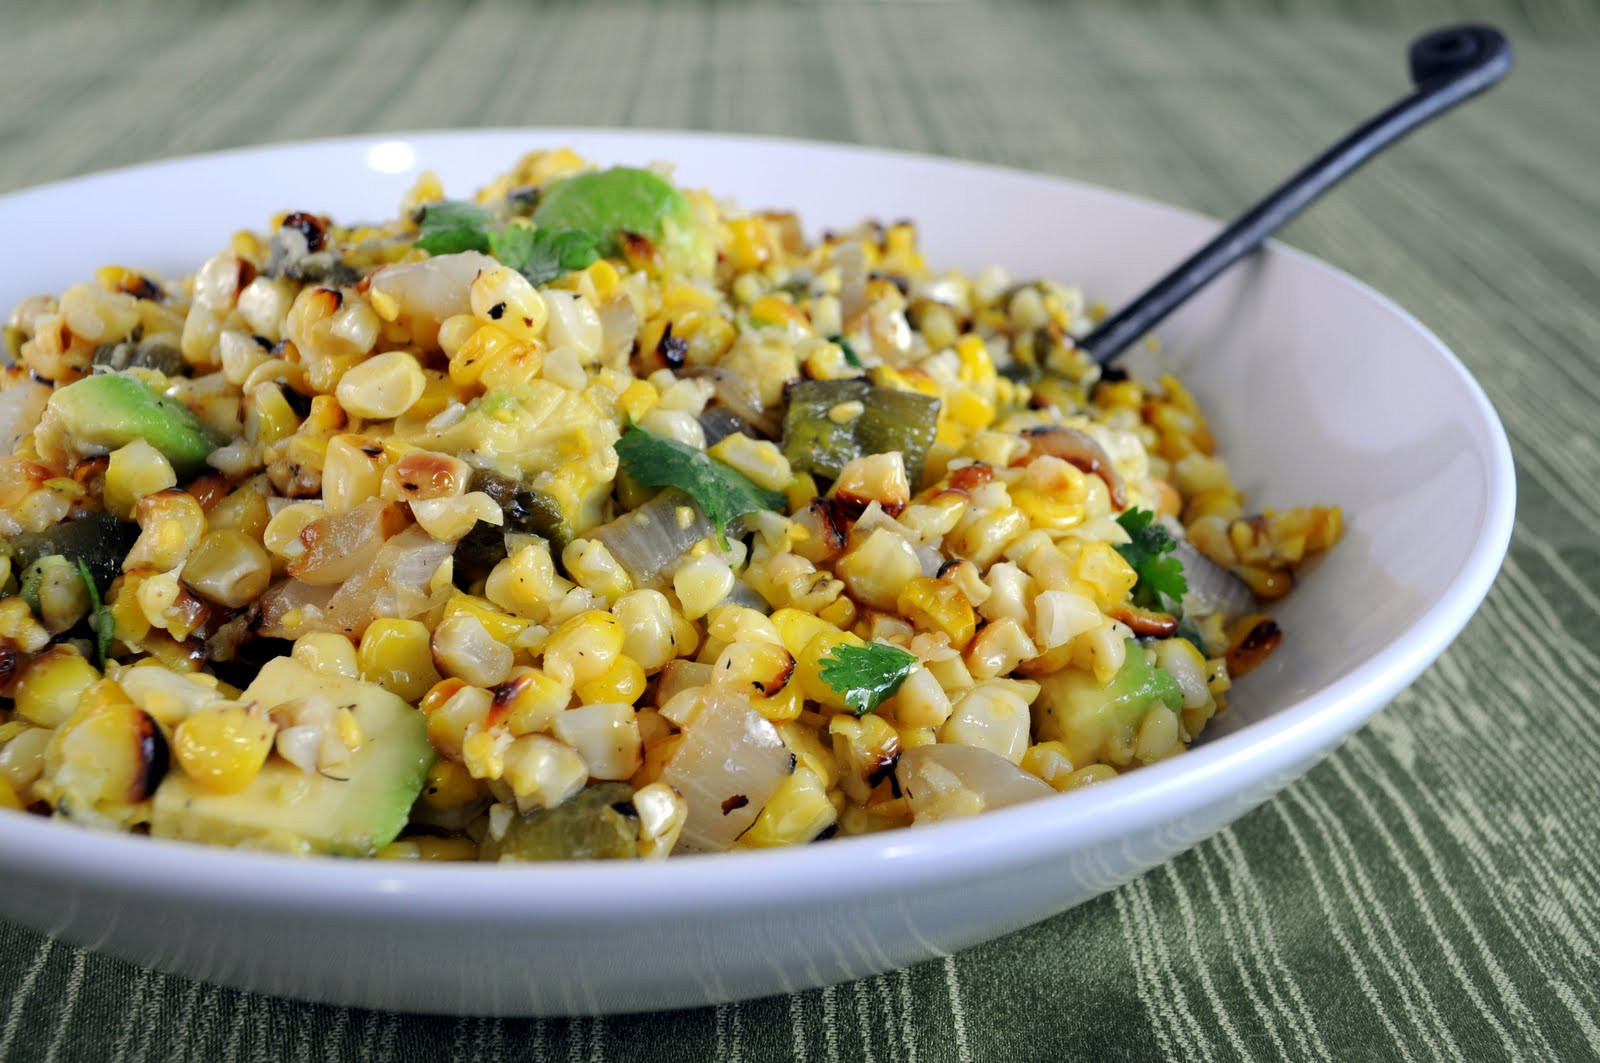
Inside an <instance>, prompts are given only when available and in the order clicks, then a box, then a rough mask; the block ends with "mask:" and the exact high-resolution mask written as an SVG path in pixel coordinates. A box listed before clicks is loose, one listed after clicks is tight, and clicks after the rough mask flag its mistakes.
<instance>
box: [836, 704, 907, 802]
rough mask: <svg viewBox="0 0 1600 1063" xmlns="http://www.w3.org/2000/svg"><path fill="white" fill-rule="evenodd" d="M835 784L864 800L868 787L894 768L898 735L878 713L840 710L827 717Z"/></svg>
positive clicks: (869, 790)
mask: <svg viewBox="0 0 1600 1063" xmlns="http://www.w3.org/2000/svg"><path fill="white" fill-rule="evenodd" d="M828 734H829V735H830V736H832V739H833V755H834V760H835V762H836V763H837V765H838V768H839V788H840V789H841V790H843V791H844V793H845V796H846V797H848V798H850V800H852V801H856V802H861V801H865V800H867V798H868V797H869V796H870V795H871V793H872V788H873V787H874V786H875V785H877V783H878V782H879V780H881V779H882V778H884V777H885V776H887V775H888V773H889V772H890V771H892V770H893V768H894V762H895V758H896V757H898V756H899V755H900V736H899V735H898V734H897V733H896V732H895V729H894V728H893V727H892V726H890V724H889V721H887V720H885V719H884V718H883V717H881V716H876V715H867V716H852V715H850V714H849V713H840V714H838V715H837V716H834V717H833V718H832V719H830V720H829V721H828Z"/></svg>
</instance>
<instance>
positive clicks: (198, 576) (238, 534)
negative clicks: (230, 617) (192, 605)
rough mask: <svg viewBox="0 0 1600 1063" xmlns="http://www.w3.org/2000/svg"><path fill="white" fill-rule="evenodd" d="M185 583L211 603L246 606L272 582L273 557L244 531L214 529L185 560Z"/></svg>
mask: <svg viewBox="0 0 1600 1063" xmlns="http://www.w3.org/2000/svg"><path fill="white" fill-rule="evenodd" d="M183 582H184V583H186V584H188V585H189V587H191V588H192V589H193V590H194V592H195V593H196V594H198V595H200V597H202V598H204V599H206V600H207V601H209V602H215V603H216V604H218V605H221V606H225V607H227V608H229V609H242V608H243V607H244V606H246V605H248V604H250V603H251V602H252V601H254V600H255V598H256V596H257V595H259V594H261V592H262V591H265V590H266V589H267V585H268V584H269V583H271V582H272V558H271V557H270V556H269V555H268V554H267V551H266V549H265V548H264V547H263V546H262V545H261V544H260V543H258V542H256V541H255V540H254V539H252V538H251V537H250V536H248V535H246V534H245V533H244V532H242V531H236V530H233V529H231V528H223V529H219V530H217V531H210V532H207V533H206V534H205V535H204V536H203V537H202V538H201V539H200V542H199V544H198V545H197V546H196V547H195V548H194V551H193V553H191V554H190V555H189V559H188V561H187V562H185V563H184V566H183Z"/></svg>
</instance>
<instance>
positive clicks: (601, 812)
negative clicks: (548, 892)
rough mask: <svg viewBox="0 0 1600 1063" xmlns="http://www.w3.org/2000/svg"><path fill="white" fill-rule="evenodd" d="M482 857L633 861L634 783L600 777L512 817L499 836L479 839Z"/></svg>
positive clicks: (635, 841)
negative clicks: (564, 796) (564, 797)
mask: <svg viewBox="0 0 1600 1063" xmlns="http://www.w3.org/2000/svg"><path fill="white" fill-rule="evenodd" d="M482 855H483V858H484V859H485V860H505V861H518V862H521V861H538V860H631V859H634V858H635V857H637V856H638V855H639V813H638V812H636V811H635V810H634V807H633V787H631V786H629V785H628V784H627V783H624V782H602V783H596V784H594V785H593V786H590V787H588V788H587V789H584V790H579V791H578V792H577V793H576V794H574V795H573V796H572V797H570V798H568V799H567V800H566V801H565V802H563V803H562V804H559V805H557V806H556V807H555V808H541V809H536V810H534V811H532V812H528V813H526V814H524V815H521V816H518V817H517V818H516V819H514V820H512V821H511V823H510V825H509V826H507V827H506V832H505V835H504V836H503V837H502V838H500V839H499V840H496V839H494V838H493V837H490V836H487V835H486V836H485V837H484V839H483V848H482Z"/></svg>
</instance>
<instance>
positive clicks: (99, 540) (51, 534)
mask: <svg viewBox="0 0 1600 1063" xmlns="http://www.w3.org/2000/svg"><path fill="white" fill-rule="evenodd" d="M138 538H139V526H138V525H137V524H134V523H132V522H131V521H125V520H118V519H117V518H116V517H113V516H112V515H111V514H109V513H90V514H88V515H86V516H83V517H79V518H78V519H77V520H72V521H67V522H66V523H65V524H57V525H55V526H54V527H51V528H46V529H45V530H44V531H41V532H26V533H24V534H22V535H17V536H13V537H12V539H11V540H10V547H11V571H13V572H18V573H21V572H25V571H27V569H28V568H29V567H30V566H31V565H33V563H34V562H35V561H38V560H39V559H40V558H42V557H49V556H50V555H51V554H60V555H61V556H63V557H65V558H67V559H68V560H71V561H82V562H83V563H84V564H85V565H87V566H89V573H90V575H91V576H93V578H94V582H95V583H96V584H97V585H98V586H100V587H109V586H110V585H111V581H112V580H114V579H116V578H117V577H118V576H119V575H121V574H122V560H123V558H125V557H127V556H128V551H129V550H131V549H133V544H134V541H135V540H136V539H138Z"/></svg>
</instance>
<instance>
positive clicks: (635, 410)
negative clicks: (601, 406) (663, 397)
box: [617, 380, 660, 421]
mask: <svg viewBox="0 0 1600 1063" xmlns="http://www.w3.org/2000/svg"><path fill="white" fill-rule="evenodd" d="M659 399H660V396H659V395H658V394H657V393H656V389H655V388H653V387H651V386H650V384H649V382H647V381H644V380H635V381H633V382H632V383H631V384H629V385H628V386H627V387H625V388H623V389H622V393H621V394H620V395H618V396H617V409H618V410H620V411H621V412H622V413H623V414H624V415H626V416H627V417H628V419H629V420H633V421H637V420H639V419H640V418H642V417H643V416H644V415H645V414H647V413H649V412H650V411H651V410H652V409H654V408H655V405H656V403H657V401H659Z"/></svg>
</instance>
